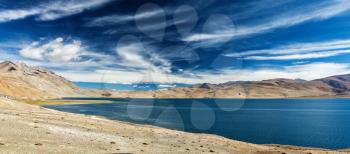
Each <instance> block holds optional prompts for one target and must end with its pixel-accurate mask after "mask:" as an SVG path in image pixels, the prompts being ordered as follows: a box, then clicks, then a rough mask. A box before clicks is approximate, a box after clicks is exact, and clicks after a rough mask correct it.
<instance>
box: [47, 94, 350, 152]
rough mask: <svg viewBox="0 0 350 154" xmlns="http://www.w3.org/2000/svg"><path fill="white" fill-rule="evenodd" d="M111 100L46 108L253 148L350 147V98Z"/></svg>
mask: <svg viewBox="0 0 350 154" xmlns="http://www.w3.org/2000/svg"><path fill="white" fill-rule="evenodd" d="M67 99H81V98H67ZM85 99H92V98H85ZM110 100H113V103H104V104H79V105H48V106H44V107H46V108H50V109H55V110H59V111H65V112H72V113H81V114H88V115H98V116H104V117H106V118H108V119H112V120H121V121H127V122H133V123H139V124H150V125H156V126H160V127H165V128H170V129H176V130H182V131H187V132H193V133H208V134H217V135H220V136H224V137H227V138H230V139H234V140H239V141H245V142H250V143H256V144H284V145H296V146H304V147H318V148H328V149H340V148H350V99H345V98H334V99H110ZM98 101H99V100H98V99H96V102H98Z"/></svg>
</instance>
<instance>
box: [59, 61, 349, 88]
mask: <svg viewBox="0 0 350 154" xmlns="http://www.w3.org/2000/svg"><path fill="white" fill-rule="evenodd" d="M348 73H350V66H349V65H348V64H340V63H310V64H302V65H295V66H285V67H283V68H282V69H272V68H262V69H231V70H222V71H220V72H197V73H194V72H185V73H184V74H180V75H175V74H168V73H163V72H151V71H147V70H144V71H125V70H97V71H95V72H59V74H61V75H63V76H65V77H67V78H68V79H70V80H72V81H85V82H96V81H101V82H107V83H139V82H160V83H189V84H195V83H224V82H228V81H260V80H267V79H274V78H287V79H305V80H313V79H318V78H323V77H328V76H332V75H339V74H348Z"/></svg>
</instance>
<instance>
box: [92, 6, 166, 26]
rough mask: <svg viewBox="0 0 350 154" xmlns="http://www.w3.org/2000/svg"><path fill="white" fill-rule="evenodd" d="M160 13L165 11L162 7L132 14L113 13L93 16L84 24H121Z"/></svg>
mask: <svg viewBox="0 0 350 154" xmlns="http://www.w3.org/2000/svg"><path fill="white" fill-rule="evenodd" d="M160 14H162V15H164V14H165V12H164V10H163V9H154V10H150V11H148V12H140V13H136V14H134V13H132V14H124V15H122V14H113V15H107V16H102V17H97V18H93V19H92V20H90V21H89V22H88V23H87V24H86V26H88V27H103V26H108V25H115V24H121V23H126V22H132V21H134V20H142V19H145V18H153V17H156V16H159V15H160Z"/></svg>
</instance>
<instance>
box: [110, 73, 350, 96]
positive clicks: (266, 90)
mask: <svg viewBox="0 0 350 154" xmlns="http://www.w3.org/2000/svg"><path fill="white" fill-rule="evenodd" d="M338 96H350V75H340V76H332V77H327V78H322V79H317V80H312V81H305V80H300V79H297V80H290V79H271V80H263V81H244V82H243V81H239V82H227V83H222V84H209V83H204V84H197V85H193V86H192V87H189V88H173V89H168V90H160V91H153V92H112V97H130V98H134V97H137V98H144V97H147V98H294V97H296V98H297V97H338Z"/></svg>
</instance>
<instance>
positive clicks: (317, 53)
mask: <svg viewBox="0 0 350 154" xmlns="http://www.w3.org/2000/svg"><path fill="white" fill-rule="evenodd" d="M349 49H350V40H335V41H327V42H314V43H299V44H290V45H286V46H279V47H276V48H272V49H263V50H251V51H244V52H240V53H228V54H225V56H229V57H244V59H251V60H295V59H312V58H325V57H331V56H337V55H341V54H347V53H350V50H349Z"/></svg>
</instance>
